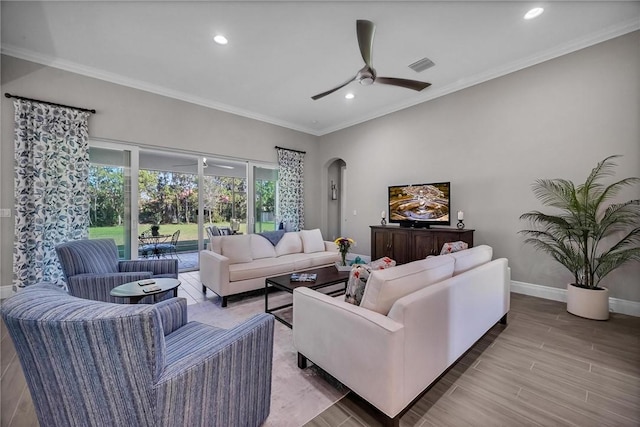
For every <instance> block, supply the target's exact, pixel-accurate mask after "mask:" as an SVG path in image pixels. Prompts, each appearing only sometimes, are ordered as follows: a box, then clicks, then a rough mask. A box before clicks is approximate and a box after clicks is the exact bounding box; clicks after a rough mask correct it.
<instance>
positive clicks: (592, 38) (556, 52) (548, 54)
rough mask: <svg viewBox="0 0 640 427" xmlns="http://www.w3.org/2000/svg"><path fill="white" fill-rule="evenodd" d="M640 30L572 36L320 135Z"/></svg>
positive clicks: (628, 24) (630, 26) (631, 25)
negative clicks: (560, 43)
mask: <svg viewBox="0 0 640 427" xmlns="http://www.w3.org/2000/svg"><path fill="white" fill-rule="evenodd" d="M637 30H640V19H639V18H633V19H630V20H628V21H625V22H623V23H620V24H618V25H614V26H610V27H608V28H605V29H603V30H601V31H599V32H596V33H592V34H589V35H588V36H585V37H581V38H577V39H574V40H571V41H569V42H567V43H564V44H562V45H559V46H556V47H554V48H553V49H549V50H547V51H544V52H542V53H540V54H537V55H532V56H529V57H527V58H524V59H522V60H520V61H515V62H512V63H510V64H506V65H505V66H503V67H499V68H494V69H492V70H489V71H486V72H484V73H480V74H476V75H473V76H469V77H468V78H466V79H462V80H459V81H456V82H455V83H452V84H450V85H447V86H443V87H441V88H434V87H433V86H431V87H430V88H429V89H428V90H427V91H426V92H425V93H424V95H423V96H419V97H417V98H413V99H412V100H410V101H406V102H402V103H398V104H394V105H393V106H389V107H388V108H384V109H380V110H378V111H376V112H374V113H372V114H369V115H368V116H367V117H366V118H363V119H360V120H353V121H350V122H343V123H340V124H338V125H336V126H333V127H331V128H326V129H323V130H322V131H321V133H320V135H319V136H322V135H326V134H329V133H332V132H336V131H339V130H342V129H346V128H348V127H351V126H355V125H358V124H360V123H364V122H367V121H369V120H373V119H377V118H380V117H382V116H386V115H388V114H392V113H395V112H397V111H401V110H404V109H406V108H410V107H413V106H415V105H418V104H422V103H423V102H427V101H431V100H432V99H436V98H440V97H442V96H445V95H449V94H451V93H453V92H457V91H460V90H462V89H466V88H469V87H471V86H475V85H478V84H480V83H484V82H487V81H489V80H493V79H496V78H498V77H502V76H505V75H507V74H511V73H514V72H516V71H520V70H523V69H525V68H529V67H532V66H534V65H538V64H541V63H543V62H546V61H549V60H551V59H554V58H558V57H560V56H563V55H567V54H569V53H572V52H576V51H578V50H581V49H584V48H587V47H590V46H593V45H596V44H598V43H602V42H605V41H607V40H610V39H613V38H616V37H619V36H623V35H625V34H627V33H630V32H633V31H637Z"/></svg>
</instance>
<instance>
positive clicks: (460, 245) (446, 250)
mask: <svg viewBox="0 0 640 427" xmlns="http://www.w3.org/2000/svg"><path fill="white" fill-rule="evenodd" d="M465 249H469V245H468V244H467V242H463V241H462V240H458V241H457V242H447V243H445V244H444V245H442V250H441V251H440V255H444V254H450V253H453V252H459V251H463V250H465Z"/></svg>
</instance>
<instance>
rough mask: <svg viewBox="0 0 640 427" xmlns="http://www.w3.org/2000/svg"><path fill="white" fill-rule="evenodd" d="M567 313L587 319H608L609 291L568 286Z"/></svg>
mask: <svg viewBox="0 0 640 427" xmlns="http://www.w3.org/2000/svg"><path fill="white" fill-rule="evenodd" d="M567 311H568V312H569V313H571V314H575V315H576V316H580V317H585V318H587V319H593V320H607V319H609V289H607V288H601V289H585V288H580V287H578V286H574V285H572V284H568V285H567Z"/></svg>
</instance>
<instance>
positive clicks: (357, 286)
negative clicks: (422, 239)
mask: <svg viewBox="0 0 640 427" xmlns="http://www.w3.org/2000/svg"><path fill="white" fill-rule="evenodd" d="M395 265H396V262H395V261H394V260H392V259H391V258H389V257H383V258H380V259H377V260H375V261H372V262H371V263H370V264H362V265H361V264H355V265H354V266H353V267H352V268H351V272H350V273H349V281H348V282H347V289H346V291H345V296H344V300H345V301H346V302H348V303H350V304H355V305H360V302H362V296H363V295H364V290H365V288H366V286H367V280H368V279H369V276H370V274H371V272H372V271H373V270H382V269H385V268H389V267H394V266H395Z"/></svg>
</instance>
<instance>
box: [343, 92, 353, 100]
mask: <svg viewBox="0 0 640 427" xmlns="http://www.w3.org/2000/svg"><path fill="white" fill-rule="evenodd" d="M344 97H345V98H347V99H353V98H355V97H356V96H355V95H354V94H352V93H351V92H349V93H348V94H346V95H345V96H344Z"/></svg>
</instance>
